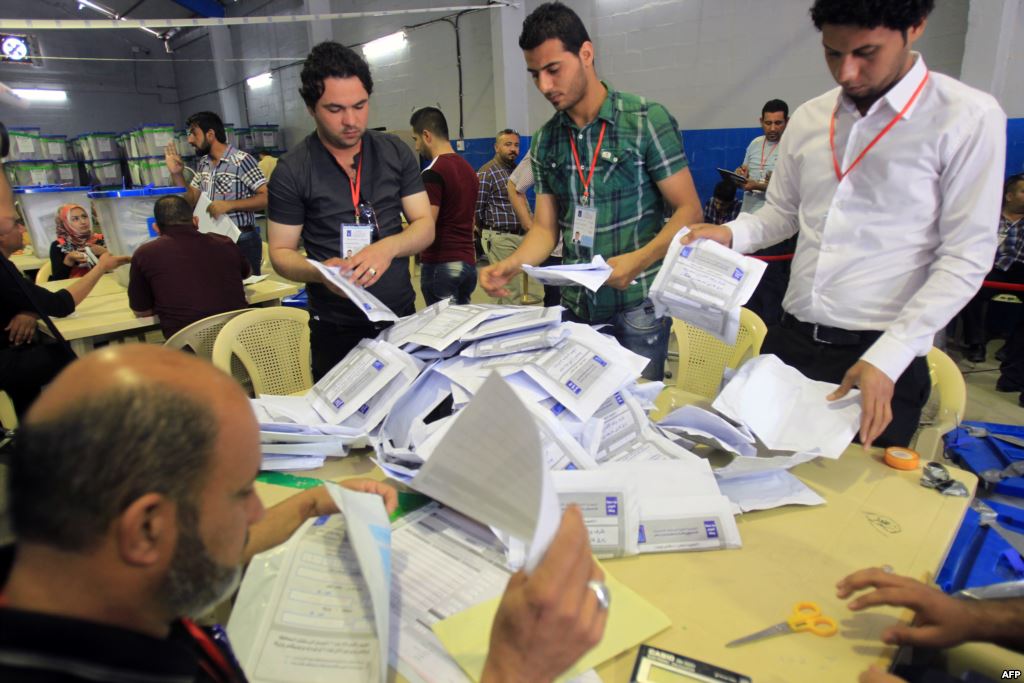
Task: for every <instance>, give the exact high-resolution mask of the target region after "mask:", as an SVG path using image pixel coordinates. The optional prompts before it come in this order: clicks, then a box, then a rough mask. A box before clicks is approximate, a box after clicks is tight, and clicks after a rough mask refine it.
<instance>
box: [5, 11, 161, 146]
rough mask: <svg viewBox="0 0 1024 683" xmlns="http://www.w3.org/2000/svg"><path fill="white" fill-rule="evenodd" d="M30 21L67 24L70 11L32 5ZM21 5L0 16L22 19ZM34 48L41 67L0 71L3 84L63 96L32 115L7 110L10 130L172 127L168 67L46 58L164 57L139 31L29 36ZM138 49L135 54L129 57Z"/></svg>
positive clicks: (158, 44)
mask: <svg viewBox="0 0 1024 683" xmlns="http://www.w3.org/2000/svg"><path fill="white" fill-rule="evenodd" d="M31 4H32V9H31V16H33V17H36V18H55V19H60V18H68V17H69V16H70V15H69V14H68V7H71V8H72V9H73V4H72V3H65V5H67V7H66V6H62V5H58V4H52V3H50V2H41V1H40V2H33V3H31ZM27 14H28V12H26V3H25V2H24V0H0V16H7V17H20V16H26V15H27ZM29 33H33V34H34V35H35V36H36V37H37V39H38V41H39V49H40V51H41V52H42V54H43V55H44V61H43V64H42V66H23V65H15V64H0V82H3V83H6V84H7V85H9V86H11V87H41V88H59V89H63V90H66V91H67V93H68V101H67V102H66V103H64V104H60V105H38V104H37V105H33V106H32V107H31V108H29V109H15V108H10V107H4V108H3V109H2V111H0V120H3V122H4V123H5V124H6V125H8V126H39V127H41V128H42V129H43V131H44V132H46V133H53V134H61V135H77V134H79V133H83V132H87V131H95V130H113V131H118V132H120V131H123V130H125V129H128V128H131V127H134V126H136V125H138V124H140V123H158V122H165V121H166V122H170V121H176V120H177V119H178V118H179V116H180V115H179V112H178V106H177V105H176V104H175V101H176V100H177V90H176V88H175V79H174V73H173V69H172V66H171V64H170V63H169V62H150V63H142V64H134V63H132V62H84V61H65V60H57V59H45V57H46V56H49V57H81V56H90V57H107V58H123V59H129V58H151V59H152V58H164V57H166V55H165V54H164V52H163V45H162V43H161V42H160V41H159V40H157V39H155V38H152V37H150V36H149V35H148V34H146V33H144V32H142V31H129V30H112V31H99V30H89V31H29ZM133 48H134V49H136V50H139V52H133V51H132V50H133Z"/></svg>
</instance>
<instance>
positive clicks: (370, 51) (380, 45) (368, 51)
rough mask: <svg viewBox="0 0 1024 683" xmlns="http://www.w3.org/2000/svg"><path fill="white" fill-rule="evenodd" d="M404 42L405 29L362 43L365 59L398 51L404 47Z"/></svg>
mask: <svg viewBox="0 0 1024 683" xmlns="http://www.w3.org/2000/svg"><path fill="white" fill-rule="evenodd" d="M405 43H406V41H405V31H399V32H397V33H392V34H391V35H389V36H384V37H383V38H378V39H377V40H371V41H370V42H368V43H367V44H366V45H363V55H364V56H365V57H366V58H367V59H376V58H378V57H383V56H385V55H389V54H391V53H392V52H398V51H399V50H401V49H402V48H403V47H405Z"/></svg>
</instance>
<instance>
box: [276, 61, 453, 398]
mask: <svg viewBox="0 0 1024 683" xmlns="http://www.w3.org/2000/svg"><path fill="white" fill-rule="evenodd" d="M300 78H301V81H302V87H301V88H300V89H299V94H300V95H302V99H303V100H304V101H305V103H306V108H307V110H308V111H309V113H310V115H312V117H313V120H314V121H315V122H316V131H315V132H313V133H312V134H310V135H309V137H307V138H306V139H304V140H302V141H301V142H299V144H297V145H295V146H293V147H292V149H291V150H290V151H289V152H288V153H287V154H285V155H284V156H283V157H281V159H280V160H279V161H278V163H277V167H276V168H275V169H274V175H273V177H272V178H271V180H270V205H269V216H270V233H269V240H268V241H269V242H270V260H271V262H272V263H273V264H274V270H275V271H276V272H277V273H278V274H279V275H282V276H284V277H286V278H288V279H289V280H293V281H296V282H308V283H309V286H308V287H307V291H308V293H309V312H310V320H309V331H310V345H311V347H312V362H313V377H314V378H315V379H319V378H320V377H323V376H324V375H325V374H327V372H328V371H329V370H330V369H331V368H332V367H334V366H335V365H336V364H337V363H338V362H339V361H340V360H341V359H342V358H344V357H345V356H346V355H347V354H348V352H349V351H351V350H352V349H353V348H355V346H356V345H357V344H358V343H359V341H360V340H361V339H365V338H372V337H376V336H377V334H378V333H379V332H380V330H381V329H383V327H386V326H387V324H386V323H373V322H371V321H370V320H368V319H367V317H366V315H365V314H364V313H363V312H362V311H361V310H359V309H358V308H356V306H355V305H354V304H353V303H352V302H351V301H349V300H348V299H347V298H345V296H344V294H342V293H341V291H340V290H338V289H337V288H334V287H333V286H332V285H328V284H326V283H325V281H324V278H323V276H322V275H321V274H320V271H318V270H317V269H316V268H315V267H314V266H313V264H311V263H309V262H308V261H307V260H306V257H308V258H310V259H312V260H314V261H320V262H323V263H324V264H325V265H328V266H337V267H339V268H340V269H341V271H342V272H343V273H345V274H346V276H347V277H348V278H349V280H350V281H351V282H353V283H354V284H356V285H360V286H362V287H366V289H367V290H368V291H369V292H370V293H371V294H373V295H374V296H375V297H377V298H378V299H380V300H381V301H382V302H383V303H384V304H385V305H386V306H388V307H389V308H390V309H391V310H392V311H394V312H395V313H396V314H397V315H399V316H404V315H409V314H411V313H413V312H414V311H415V305H414V304H415V293H414V292H413V288H412V282H411V281H410V279H409V267H408V260H407V257H409V256H411V255H413V254H417V253H419V252H421V251H422V250H423V249H425V248H426V247H428V246H429V245H430V243H431V242H433V241H434V221H433V219H432V218H431V216H430V202H429V200H428V199H427V193H426V192H424V190H423V181H422V180H420V169H419V164H417V163H416V156H415V155H414V154H413V153H412V150H410V149H409V147H408V145H406V144H405V143H403V142H402V141H401V140H399V139H398V138H396V137H394V136H392V135H385V134H383V133H377V132H375V131H371V130H367V121H368V119H369V115H370V93H371V92H372V91H373V79H372V78H371V77H370V68H369V67H368V66H367V65H366V62H365V61H364V60H363V58H362V57H360V56H359V55H358V54H356V53H355V52H354V51H352V50H350V49H349V48H347V47H345V46H343V45H340V44H338V43H333V42H324V43H320V44H319V45H317V46H315V47H314V48H313V51H312V52H310V54H309V57H307V58H306V62H305V64H304V65H303V68H302V74H301V77H300ZM402 214H404V215H405V217H406V220H408V222H409V224H408V226H406V227H405V229H403V228H402ZM343 225H345V226H346V230H348V229H353V230H354V232H358V233H360V234H361V239H360V240H359V241H358V242H355V243H354V244H348V245H342V226H343ZM300 238H301V240H302V243H303V246H305V249H306V256H305V257H304V256H303V255H302V254H300V253H299V251H298V249H299V240H300ZM349 249H351V250H352V256H351V257H348V258H342V255H344V254H347V253H348V251H349Z"/></svg>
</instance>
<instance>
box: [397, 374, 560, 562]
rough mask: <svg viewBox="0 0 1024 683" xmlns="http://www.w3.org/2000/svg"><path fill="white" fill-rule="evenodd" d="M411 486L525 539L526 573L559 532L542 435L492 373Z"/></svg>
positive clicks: (520, 402)
mask: <svg viewBox="0 0 1024 683" xmlns="http://www.w3.org/2000/svg"><path fill="white" fill-rule="evenodd" d="M496 416H501V417H500V419H495V417H496ZM412 486H413V487H414V488H415V489H417V490H418V491H421V492H422V493H424V494H426V495H428V496H430V497H431V498H433V499H434V500H437V501H440V502H442V503H444V504H445V505H448V506H450V507H453V508H455V509H456V510H459V511H460V512H462V513H463V514H466V515H468V516H470V517H472V518H473V519H475V520H478V521H480V522H482V523H484V524H488V525H490V526H494V527H497V528H499V529H502V530H504V531H506V532H508V533H509V534H510V535H512V536H515V537H516V538H519V539H520V540H523V541H529V551H528V553H527V562H526V569H527V571H532V570H533V569H534V568H535V567H536V566H537V564H538V563H539V562H540V560H541V558H542V557H543V555H544V552H545V551H546V550H547V547H548V545H549V544H550V542H551V539H552V538H554V535H555V532H556V531H557V530H558V524H559V519H560V515H559V511H558V510H559V508H558V502H557V499H556V498H555V493H554V489H553V488H552V485H551V481H550V479H549V475H548V469H547V467H546V466H545V463H544V462H543V460H542V448H541V438H540V433H539V430H538V428H537V425H536V423H535V422H534V418H533V416H532V414H531V413H530V411H529V409H528V408H527V407H526V406H525V405H524V404H523V403H522V401H520V400H519V398H518V397H517V396H516V395H515V393H513V391H512V390H511V389H510V388H509V386H508V385H507V384H506V383H505V382H504V380H502V379H501V377H500V376H498V375H491V376H490V377H489V378H488V379H487V381H486V382H484V384H483V387H482V388H481V389H480V391H479V393H477V394H476V396H474V397H473V400H472V401H470V403H469V405H468V406H466V408H465V409H464V410H463V411H462V412H460V413H459V415H458V417H456V419H455V420H454V423H453V424H452V426H451V427H450V428H449V429H448V430H447V433H446V434H444V437H443V438H442V439H441V441H440V443H439V444H438V446H437V448H436V449H434V452H433V454H432V457H430V458H429V459H428V460H427V462H426V463H425V464H424V465H423V467H422V468H420V472H419V474H418V475H416V478H415V479H414V480H413V482H412Z"/></svg>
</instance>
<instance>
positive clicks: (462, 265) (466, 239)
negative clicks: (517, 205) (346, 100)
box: [409, 107, 479, 305]
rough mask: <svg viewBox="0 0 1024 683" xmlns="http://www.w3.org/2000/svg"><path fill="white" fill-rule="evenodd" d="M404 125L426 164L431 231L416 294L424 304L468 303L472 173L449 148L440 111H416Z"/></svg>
mask: <svg viewBox="0 0 1024 683" xmlns="http://www.w3.org/2000/svg"><path fill="white" fill-rule="evenodd" d="M409 123H410V125H412V138H413V140H414V141H415V143H416V151H417V152H418V153H419V155H420V156H421V157H424V158H426V159H430V160H431V161H430V165H429V166H427V168H425V169H424V170H423V185H424V186H425V187H426V190H427V196H429V197H430V210H431V212H432V213H433V214H434V223H435V226H436V227H435V229H434V242H433V244H431V245H430V246H429V247H427V248H426V249H424V250H423V252H421V253H420V262H421V263H422V269H421V270H420V289H422V290H423V298H424V299H425V300H426V302H427V304H428V305H430V304H433V303H436V302H438V301H440V300H441V299H445V298H448V297H451V298H452V299H453V300H454V301H453V303H456V304H468V303H469V298H470V296H471V295H472V294H473V290H474V289H476V249H475V248H474V246H473V213H474V211H475V210H476V194H477V189H478V188H479V181H478V180H477V176H476V171H474V170H473V167H472V166H470V165H469V163H467V162H466V160H465V159H463V158H462V157H460V156H459V155H458V154H456V153H455V150H454V149H452V144H451V142H449V140H448V122H447V121H446V120H445V118H444V114H442V113H441V110H440V109H437V108H435V107H424V108H423V109H419V110H417V111H416V112H414V113H413V115H412V118H411V119H410V120H409Z"/></svg>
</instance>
